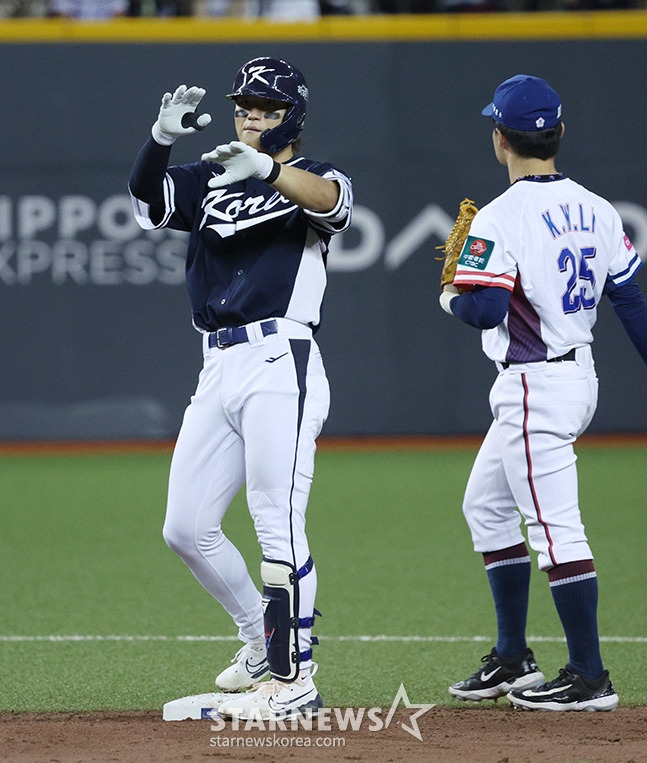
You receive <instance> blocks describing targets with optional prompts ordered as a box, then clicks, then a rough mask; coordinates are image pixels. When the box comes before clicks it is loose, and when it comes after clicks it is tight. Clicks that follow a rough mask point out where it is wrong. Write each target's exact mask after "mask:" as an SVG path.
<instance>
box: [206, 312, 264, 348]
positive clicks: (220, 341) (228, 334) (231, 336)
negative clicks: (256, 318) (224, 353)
mask: <svg viewBox="0 0 647 763" xmlns="http://www.w3.org/2000/svg"><path fill="white" fill-rule="evenodd" d="M278 330H279V324H278V323H277V321H276V320H274V318H272V320H270V321H263V322H262V323H261V333H262V334H263V336H269V335H270V334H276V333H277V331H278ZM249 339H250V337H249V335H248V334H247V326H232V327H231V328H224V329H218V330H217V331H214V332H213V333H212V334H209V347H218V348H219V349H220V350H224V349H225V347H231V346H232V344H242V343H243V342H249Z"/></svg>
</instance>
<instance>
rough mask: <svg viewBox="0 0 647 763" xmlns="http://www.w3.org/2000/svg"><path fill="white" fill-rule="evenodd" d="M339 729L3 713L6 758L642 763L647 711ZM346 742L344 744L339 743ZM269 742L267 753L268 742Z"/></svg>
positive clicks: (466, 713)
mask: <svg viewBox="0 0 647 763" xmlns="http://www.w3.org/2000/svg"><path fill="white" fill-rule="evenodd" d="M409 718H410V712H408V711H406V710H401V711H398V712H397V713H396V715H395V717H394V719H393V722H392V723H391V725H390V726H389V728H388V729H386V730H381V731H379V732H375V733H372V732H371V731H369V730H361V731H347V732H345V733H340V732H339V730H337V731H335V732H332V731H331V732H322V731H311V732H305V731H303V730H302V729H301V730H299V731H285V732H284V731H277V732H276V733H270V732H267V731H264V730H253V731H245V732H243V731H242V730H239V731H238V732H235V731H233V730H232V729H230V728H227V729H225V730H224V731H213V730H212V727H211V724H210V722H209V721H181V722H165V721H163V720H162V719H161V713H151V712H146V713H137V712H128V713H83V714H81V713H72V714H54V715H51V714H49V715H37V714H23V713H21V714H4V715H1V716H0V760H2V761H12V762H13V761H16V762H18V761H19V762H20V763H50V762H51V763H54V762H56V763H73V762H74V763H77V762H78V763H86V762H87V761H100V762H101V763H105V762H107V761H123V762H128V763H130V762H131V761H132V763H148V762H149V761H150V762H152V761H155V762H158V761H202V760H222V761H227V763H236V761H262V762H263V763H274V761H276V763H279V761H292V762H294V763H301V761H304V762H305V761H358V762H361V763H391V762H392V761H393V762H396V761H402V762H404V763H422V762H423V761H429V762H430V763H584V761H596V762H597V761H600V762H601V763H642V762H643V761H647V708H645V707H638V708H623V707H621V708H618V710H616V711H615V712H613V713H540V712H532V713H531V712H523V711H520V710H512V709H511V708H509V707H503V706H501V707H489V708H484V707H467V706H466V707H465V708H447V707H435V708H433V709H432V710H430V711H428V712H427V713H425V714H424V715H422V716H421V717H420V718H419V719H418V725H419V730H420V733H421V736H422V741H419V740H418V739H416V738H415V737H414V736H413V735H411V734H410V733H408V732H407V731H405V730H404V728H402V726H401V724H405V725H407V724H408V723H409ZM335 740H337V741H335ZM261 743H262V744H263V746H262V747H261V746H260V744H261Z"/></svg>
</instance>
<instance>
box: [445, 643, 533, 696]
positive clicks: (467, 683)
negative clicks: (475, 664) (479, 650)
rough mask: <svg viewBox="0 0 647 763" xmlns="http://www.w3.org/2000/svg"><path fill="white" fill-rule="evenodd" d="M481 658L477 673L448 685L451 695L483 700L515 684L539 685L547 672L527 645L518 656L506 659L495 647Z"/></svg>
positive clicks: (524, 687) (515, 686) (500, 694)
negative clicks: (542, 669) (516, 658)
mask: <svg viewBox="0 0 647 763" xmlns="http://www.w3.org/2000/svg"><path fill="white" fill-rule="evenodd" d="M481 662H482V663H483V667H482V668H480V669H479V670H477V671H476V673H474V675H471V676H470V677H469V678H466V679H465V680H464V681H459V682H458V683H455V684H452V685H451V686H450V687H449V693H450V694H451V695H452V696H454V697H457V698H458V699H464V700H468V699H469V700H472V702H480V701H481V700H482V699H497V698H498V697H505V695H506V694H507V693H508V692H509V691H510V689H513V688H514V689H527V688H528V687H530V686H539V685H540V684H542V683H543V681H544V674H543V673H542V672H541V671H540V670H539V668H538V667H537V663H536V662H535V656H534V655H533V653H532V650H530V649H526V651H525V652H524V653H523V654H522V655H521V657H520V658H519V659H518V660H515V661H514V662H506V661H505V660H502V659H501V657H499V655H498V654H497V652H496V647H495V648H494V649H493V650H492V651H491V652H490V654H486V655H485V657H483V658H482V659H481Z"/></svg>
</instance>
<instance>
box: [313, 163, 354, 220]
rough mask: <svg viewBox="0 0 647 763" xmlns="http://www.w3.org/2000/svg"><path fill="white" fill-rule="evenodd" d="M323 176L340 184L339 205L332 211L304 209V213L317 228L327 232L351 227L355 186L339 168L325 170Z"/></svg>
mask: <svg viewBox="0 0 647 763" xmlns="http://www.w3.org/2000/svg"><path fill="white" fill-rule="evenodd" d="M322 177H324V178H327V179H328V180H333V181H335V182H336V183H337V185H338V186H339V199H338V200H337V205H336V206H335V208H334V209H332V210H330V212H313V211H312V210H309V209H304V210H303V211H304V213H305V214H306V216H307V217H308V219H309V220H310V224H311V225H312V226H313V228H316V229H317V230H321V231H324V232H325V233H341V232H342V231H345V230H347V229H348V228H349V227H350V224H351V221H352V210H353V186H352V183H351V181H350V178H348V177H347V176H346V175H344V173H343V172H340V171H339V170H336V169H334V168H331V169H330V170H328V171H327V172H324V173H323V175H322Z"/></svg>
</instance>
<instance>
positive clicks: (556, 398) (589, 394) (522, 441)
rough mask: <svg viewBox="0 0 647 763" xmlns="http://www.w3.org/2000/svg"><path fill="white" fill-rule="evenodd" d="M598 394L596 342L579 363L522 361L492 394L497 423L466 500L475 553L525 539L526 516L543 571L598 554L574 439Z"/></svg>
mask: <svg viewBox="0 0 647 763" xmlns="http://www.w3.org/2000/svg"><path fill="white" fill-rule="evenodd" d="M597 393H598V383H597V376H596V374H595V369H594V365H593V360H592V357H591V351H590V348H589V347H581V348H578V350H577V357H576V361H574V362H573V361H571V362H568V361H567V362H558V363H546V362H540V363H525V364H515V365H511V366H509V367H508V368H507V369H506V370H502V371H501V372H500V373H499V375H498V377H497V379H496V381H495V383H494V385H493V387H492V390H491V391H490V407H491V409H492V414H493V416H494V421H493V422H492V425H491V427H490V429H489V431H488V433H487V435H486V437H485V439H484V441H483V443H482V445H481V448H480V450H479V453H478V455H477V457H476V460H475V462H474V465H473V467H472V471H471V474H470V477H469V480H468V483H467V488H466V491H465V498H464V501H463V512H464V514H465V518H466V519H467V523H468V525H469V527H470V530H471V533H472V540H473V543H474V550H475V551H478V552H481V553H485V552H488V551H499V550H501V549H504V548H508V547H510V546H514V545H516V544H517V543H521V542H522V541H523V540H524V536H523V534H522V531H521V527H520V524H521V520H522V519H523V521H524V523H525V525H526V528H527V533H528V542H529V544H530V546H531V547H532V548H533V549H534V550H535V551H537V553H538V564H539V568H540V569H544V570H545V569H549V568H551V567H554V566H555V565H557V564H564V563H565V562H573V561H580V560H583V559H592V558H593V554H592V553H591V550H590V548H589V545H588V542H587V538H586V535H585V532H584V526H583V524H582V521H581V517H580V509H579V501H578V482H577V470H576V455H575V452H574V450H573V443H574V442H575V440H576V439H577V437H579V436H580V434H582V432H584V430H585V429H586V428H587V426H588V425H589V423H590V422H591V419H592V418H593V414H594V413H595V409H596V406H597ZM517 509H518V511H517Z"/></svg>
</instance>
